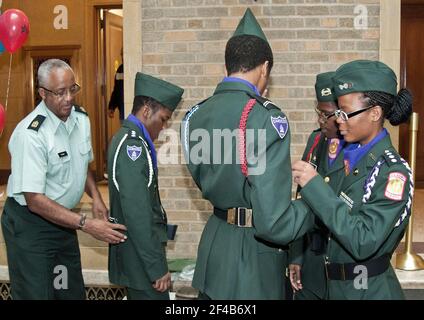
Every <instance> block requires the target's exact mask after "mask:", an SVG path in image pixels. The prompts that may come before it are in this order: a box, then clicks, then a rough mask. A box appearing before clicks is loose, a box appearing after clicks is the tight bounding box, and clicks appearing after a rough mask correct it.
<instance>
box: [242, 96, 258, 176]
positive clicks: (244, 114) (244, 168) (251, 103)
mask: <svg viewBox="0 0 424 320" xmlns="http://www.w3.org/2000/svg"><path fill="white" fill-rule="evenodd" d="M255 104H256V99H250V100H249V101H247V103H246V105H245V106H244V109H243V112H242V114H241V118H240V124H239V153H240V166H241V172H242V173H243V175H244V176H245V177H247V175H248V172H247V171H248V170H247V158H246V125H247V118H248V117H249V113H250V111H252V109H253V107H254V106H255Z"/></svg>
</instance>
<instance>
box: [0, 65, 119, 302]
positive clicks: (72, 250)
mask: <svg viewBox="0 0 424 320" xmlns="http://www.w3.org/2000/svg"><path fill="white" fill-rule="evenodd" d="M38 82H39V85H40V88H39V93H40V95H41V97H42V98H43V101H42V102H40V104H39V105H38V106H37V107H36V108H35V109H34V111H32V112H31V113H30V114H29V115H28V116H27V117H25V118H24V119H23V120H22V121H21V122H20V123H19V124H18V126H17V127H16V128H15V130H14V131H13V134H12V137H11V138H10V142H9V151H10V154H11V156H12V174H11V175H10V177H9V181H8V184H7V195H8V198H7V200H6V203H5V207H4V211H3V215H2V230H3V235H4V239H5V242H6V248H7V258H8V266H9V275H10V282H11V289H12V291H11V294H12V297H13V299H84V298H85V290H84V282H83V279H82V272H81V261H80V260H81V259H80V251H79V246H78V238H77V234H76V231H75V230H76V229H81V230H82V231H84V232H87V233H89V234H91V235H92V236H94V237H95V238H97V239H99V240H102V241H107V242H110V243H117V242H121V241H124V239H125V235H123V234H121V233H120V232H118V231H116V230H114V229H121V230H124V229H125V227H124V226H122V225H113V224H111V223H109V222H107V221H106V217H107V209H106V207H105V205H104V203H103V201H102V199H101V196H100V193H99V191H98V190H97V187H96V185H95V182H94V179H93V176H92V175H91V173H90V171H89V170H88V163H89V162H90V161H91V160H92V159H93V153H92V148H91V134H90V122H89V119H88V116H87V113H86V112H85V111H84V109H83V108H81V107H79V106H76V105H74V103H73V100H74V97H75V95H76V94H77V93H78V91H79V89H80V87H79V86H78V84H77V83H76V82H75V77H74V73H73V71H72V69H71V68H70V66H69V65H68V64H66V63H65V62H63V61H61V60H57V59H51V60H47V61H46V62H44V63H43V64H41V66H40V68H39V69H38ZM84 189H85V191H86V192H87V193H88V194H89V195H90V196H91V197H92V198H93V213H94V215H95V217H98V218H99V219H88V218H87V217H86V216H85V214H83V215H80V214H77V213H74V212H72V211H71V209H72V208H74V207H75V206H76V205H77V204H78V203H79V201H80V199H81V196H82V194H83V192H84Z"/></svg>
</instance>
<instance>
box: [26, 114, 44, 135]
mask: <svg viewBox="0 0 424 320" xmlns="http://www.w3.org/2000/svg"><path fill="white" fill-rule="evenodd" d="M44 120H46V117H45V116H43V115H41V114H39V115H38V116H36V117H35V118H34V120H32V122H31V124H30V125H29V126H28V128H27V129H30V130H34V131H37V132H38V130H39V129H40V127H41V125H42V124H43V122H44Z"/></svg>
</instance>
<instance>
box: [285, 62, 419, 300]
mask: <svg viewBox="0 0 424 320" xmlns="http://www.w3.org/2000/svg"><path fill="white" fill-rule="evenodd" d="M333 85H334V89H335V93H336V96H337V97H338V104H339V108H340V109H339V110H337V111H336V113H335V116H336V117H337V123H338V125H339V130H340V133H341V134H342V135H343V137H344V139H345V141H346V142H347V143H349V146H347V147H346V148H344V150H343V152H344V164H345V165H344V170H343V169H340V170H339V171H338V172H337V173H333V174H332V175H331V176H327V177H325V178H324V179H323V178H322V177H320V176H319V175H318V174H317V173H316V171H315V170H314V169H313V168H312V166H310V165H309V164H308V163H306V162H303V161H298V162H296V163H295V164H294V165H293V176H294V179H295V182H297V183H299V185H300V186H302V191H301V195H302V200H303V201H305V202H306V203H307V204H308V205H309V206H310V207H311V208H312V210H313V212H314V214H315V215H316V216H317V217H319V218H320V220H321V221H322V222H323V223H324V224H325V225H326V226H327V228H328V229H329V231H330V237H329V243H328V246H327V252H326V254H325V262H326V275H327V283H328V289H327V298H329V299H403V298H404V295H403V292H402V289H401V287H400V284H399V281H398V279H397V278H396V274H395V272H394V270H393V268H392V266H391V265H390V259H391V257H392V254H393V252H394V250H395V249H396V247H397V246H398V244H399V242H400V241H401V239H402V237H403V234H404V232H405V227H406V225H407V221H408V218H409V214H410V210H411V203H412V196H413V182H412V174H411V170H410V168H409V166H408V164H407V163H406V162H405V160H403V159H402V158H401V157H400V156H399V154H398V152H397V151H396V150H395V148H394V147H393V145H392V143H391V140H390V136H389V133H388V132H387V130H386V129H385V128H384V127H383V124H384V119H388V120H389V121H390V123H391V124H392V125H399V124H400V123H403V122H405V121H407V120H408V118H409V116H410V115H411V112H412V96H411V94H410V93H409V91H408V90H407V89H402V90H400V91H399V93H397V79H396V75H395V73H394V72H393V70H391V69H390V68H389V67H388V66H387V65H385V64H384V63H381V62H378V61H368V60H358V61H353V62H349V63H346V64H344V65H342V66H341V67H340V68H339V69H337V71H336V74H335V76H334V77H333Z"/></svg>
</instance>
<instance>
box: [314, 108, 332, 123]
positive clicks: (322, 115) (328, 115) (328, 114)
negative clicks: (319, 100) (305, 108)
mask: <svg viewBox="0 0 424 320" xmlns="http://www.w3.org/2000/svg"><path fill="white" fill-rule="evenodd" d="M315 112H316V113H317V115H318V117H320V118H322V119H325V120H328V119H330V118H331V117H332V116H334V112H323V111H321V110H320V109H318V108H315Z"/></svg>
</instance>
